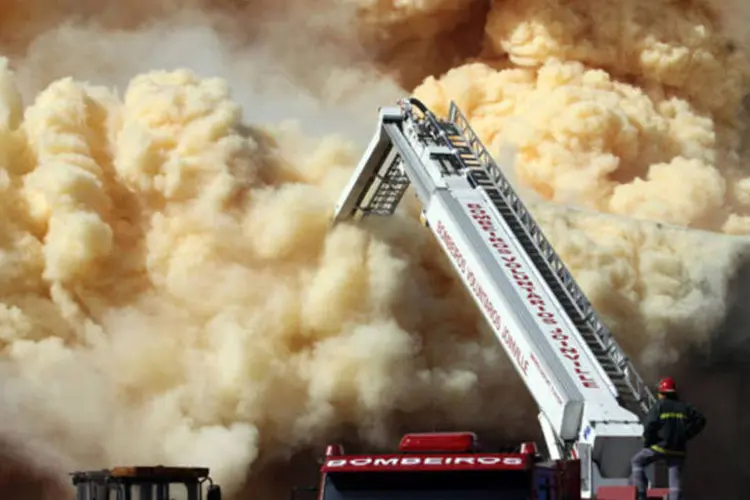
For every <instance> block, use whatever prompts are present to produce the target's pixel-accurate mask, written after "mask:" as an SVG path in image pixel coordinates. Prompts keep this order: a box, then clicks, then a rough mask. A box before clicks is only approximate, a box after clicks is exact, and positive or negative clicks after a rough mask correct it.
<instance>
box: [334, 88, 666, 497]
mask: <svg viewBox="0 0 750 500" xmlns="http://www.w3.org/2000/svg"><path fill="white" fill-rule="evenodd" d="M409 187H412V188H413V192H414V194H415V195H416V198H417V199H418V201H419V203H420V205H421V216H420V219H421V221H422V223H423V224H424V225H425V226H426V227H427V228H429V229H430V230H431V231H432V232H433V234H434V235H435V237H437V240H438V242H439V244H440V247H441V248H442V250H443V251H444V253H445V255H446V256H447V258H448V259H449V260H450V262H451V263H452V265H453V268H454V270H455V272H456V274H457V275H458V277H460V279H461V280H462V282H463V283H464V285H465V286H466V289H467V290H468V292H469V293H470V294H471V296H472V297H473V299H474V302H475V303H476V306H477V307H478V308H479V309H480V310H481V311H482V314H483V316H484V318H485V319H486V321H487V323H488V325H489V327H490V329H491V330H492V331H493V332H494V334H495V336H496V337H497V340H498V342H500V344H501V345H502V346H503V347H504V349H505V351H506V352H507V354H508V357H509V358H510V361H511V362H512V364H513V366H514V367H515V368H516V370H517V372H518V374H519V376H520V377H521V380H522V381H523V382H524V384H525V385H526V387H527V388H528V390H529V391H530V392H531V395H532V396H533V398H534V400H535V402H536V404H537V406H538V407H539V413H538V420H539V424H540V426H541V431H542V436H543V439H544V443H543V444H544V446H543V447H542V448H543V450H542V452H541V453H540V452H539V451H538V450H537V449H536V446H535V444H533V443H523V444H521V445H520V446H519V448H518V450H516V451H515V452H514V453H505V454H499V453H485V452H483V451H479V450H477V449H476V443H475V439H474V438H475V436H473V434H471V433H465V432H464V433H461V432H459V433H447V434H439V433H438V434H430V433H428V434H414V435H407V436H405V437H404V438H403V440H402V441H401V446H400V453H399V454H396V455H357V456H349V455H344V454H343V453H342V451H341V448H340V447H338V446H329V447H328V450H327V454H326V457H325V461H324V463H323V466H322V474H323V478H322V483H321V486H320V488H319V490H320V491H319V494H320V500H348V499H353V498H355V497H356V498H357V499H358V500H359V499H370V498H372V499H375V498H383V497H385V496H387V497H392V498H401V497H410V498H411V497H417V498H424V500H433V499H435V500H436V499H443V498H462V499H464V498H468V499H475V498H476V499H483V498H490V497H492V498H503V499H505V498H507V499H516V498H518V499H521V498H524V499H538V500H542V499H558V500H562V499H568V500H572V499H579V498H581V499H598V500H615V499H623V500H624V499H628V498H631V499H632V498H635V491H634V489H633V487H632V486H629V479H630V460H631V458H632V456H633V455H634V454H635V453H636V452H637V451H638V450H640V449H641V448H642V446H643V442H642V435H643V426H642V424H641V421H642V418H643V416H644V415H645V413H646V412H647V411H648V409H649V408H650V406H651V405H652V404H653V403H654V396H653V394H652V393H651V391H650V390H649V387H648V386H647V384H646V383H644V381H643V380H642V378H641V377H640V376H639V375H638V373H637V372H636V370H635V368H634V366H633V364H632V363H631V361H630V360H629V358H628V356H627V355H626V354H625V353H624V352H623V350H622V348H621V347H620V346H619V345H618V343H617V342H616V341H615V339H614V337H613V335H612V333H611V332H610V331H609V329H608V328H607V327H606V326H605V325H604V323H603V322H602V321H601V320H600V318H599V316H598V315H597V313H596V311H595V310H594V308H593V307H592V305H591V303H590V302H589V300H588V299H587V297H586V295H585V294H584V293H583V291H582V290H581V288H580V287H579V285H578V284H577V283H576V281H575V279H574V278H573V276H572V275H571V273H570V272H569V271H568V269H567V268H566V266H565V264H563V262H562V260H561V259H560V257H559V256H558V255H557V253H556V252H555V249H554V248H553V246H552V245H551V244H550V242H549V241H548V240H547V238H546V237H545V235H544V234H543V232H542V230H541V228H540V227H539V225H538V224H537V223H536V222H535V220H534V218H533V217H532V215H531V213H530V212H529V210H528V209H527V208H526V206H525V205H524V203H523V202H522V200H521V198H520V197H519V196H518V194H517V193H516V191H515V190H514V189H513V187H512V186H511V184H510V182H509V181H508V179H507V177H506V176H505V175H504V173H503V171H502V169H501V168H500V167H499V166H498V165H497V164H496V163H495V161H494V160H493V158H492V156H491V155H490V154H489V153H488V152H487V150H486V148H485V147H484V145H483V144H482V143H481V141H480V140H479V138H478V137H477V135H476V133H475V132H474V131H473V130H472V128H471V126H470V125H469V122H468V121H467V119H466V118H465V116H464V115H463V113H462V112H461V110H460V109H459V108H458V106H456V104H455V103H453V102H452V103H451V105H450V111H449V115H448V116H447V117H446V118H445V119H441V118H438V117H437V116H436V115H435V114H434V113H432V112H431V111H430V110H429V109H428V108H427V107H426V106H425V105H424V104H423V103H422V102H420V101H419V100H417V99H414V98H408V99H401V100H399V101H398V105H397V106H393V107H384V108H381V109H380V111H379V117H378V125H377V129H376V133H375V135H374V137H373V138H372V140H371V142H370V143H369V145H368V147H367V149H366V150H365V152H364V155H363V157H362V159H361V160H360V162H359V164H358V165H357V167H356V169H355V170H354V172H353V174H352V176H351V178H350V180H349V182H348V184H347V185H346V187H345V189H344V192H343V193H342V195H341V197H340V199H339V200H338V203H337V205H336V207H335V211H334V214H333V223H334V224H336V223H342V222H344V221H353V222H356V221H358V220H361V219H363V218H366V217H369V216H389V215H392V214H394V213H395V211H396V208H397V206H398V205H399V203H400V202H401V200H402V198H403V196H404V195H405V193H406V191H407V188H409ZM652 475H653V471H652ZM652 485H654V482H653V481H652ZM666 493H667V491H666V490H664V489H655V488H654V489H652V490H651V491H650V493H649V496H650V497H652V498H663V497H664V496H665V495H666Z"/></svg>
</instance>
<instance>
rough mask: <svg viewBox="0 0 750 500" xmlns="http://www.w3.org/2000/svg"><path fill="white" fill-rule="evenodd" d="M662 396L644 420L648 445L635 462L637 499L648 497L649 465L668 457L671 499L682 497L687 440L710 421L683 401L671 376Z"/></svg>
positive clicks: (664, 383) (661, 390) (662, 387)
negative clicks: (647, 473)
mask: <svg viewBox="0 0 750 500" xmlns="http://www.w3.org/2000/svg"><path fill="white" fill-rule="evenodd" d="M658 392H659V399H658V400H657V401H656V403H655V404H654V405H653V406H652V407H651V409H650V410H649V412H648V415H646V420H645V422H644V424H643V428H644V430H643V440H644V448H643V450H641V451H640V452H638V453H637V454H636V455H635V456H634V457H633V460H632V462H631V464H632V466H633V484H634V485H635V489H636V499H637V500H646V488H647V484H646V483H647V480H646V471H645V469H646V467H648V466H649V465H651V464H653V463H654V462H656V461H658V460H664V461H666V463H667V466H668V467H669V500H678V499H681V498H682V491H681V488H680V476H681V475H682V474H681V473H682V465H683V462H684V460H685V454H686V451H687V442H688V441H690V440H691V439H693V438H694V437H695V436H697V435H698V434H699V433H700V432H701V431H702V430H703V427H705V425H706V417H704V416H703V415H702V414H701V413H700V412H699V411H698V410H696V409H695V408H693V407H692V406H691V405H690V404H688V403H684V402H682V401H680V399H679V397H678V396H677V387H676V385H675V382H674V380H673V379H672V378H671V377H667V378H664V379H662V380H661V381H660V382H659V389H658Z"/></svg>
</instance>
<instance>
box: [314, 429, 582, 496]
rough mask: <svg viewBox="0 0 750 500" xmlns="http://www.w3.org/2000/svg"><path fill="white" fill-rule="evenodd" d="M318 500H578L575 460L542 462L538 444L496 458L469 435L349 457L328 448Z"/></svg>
mask: <svg viewBox="0 0 750 500" xmlns="http://www.w3.org/2000/svg"><path fill="white" fill-rule="evenodd" d="M321 472H322V478H321V482H320V486H319V495H318V500H355V499H356V500H382V499H385V498H388V499H392V500H400V499H403V500H407V499H408V500H447V499H459V498H460V499H461V500H490V499H492V500H529V499H535V500H552V499H554V500H579V499H580V498H581V491H580V464H579V461H578V460H547V461H543V460H542V459H541V457H540V456H539V454H538V453H537V450H536V445H535V443H522V444H521V445H520V447H519V448H518V449H517V450H513V451H509V452H505V453H494V452H485V451H482V450H481V449H480V447H479V446H478V442H477V436H476V435H475V434H474V433H472V432H443V433H419V434H407V435H405V436H404V437H403V438H402V439H401V443H400V445H399V451H398V453H395V454H387V455H369V454H368V455H346V454H344V452H343V448H342V447H341V446H340V445H329V446H328V447H327V449H326V456H325V459H324V461H323V464H322V467H321Z"/></svg>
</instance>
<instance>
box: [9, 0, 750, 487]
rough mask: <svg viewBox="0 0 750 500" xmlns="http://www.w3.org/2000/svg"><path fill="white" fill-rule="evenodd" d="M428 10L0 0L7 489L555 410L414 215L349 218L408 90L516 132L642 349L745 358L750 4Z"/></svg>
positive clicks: (413, 6)
mask: <svg viewBox="0 0 750 500" xmlns="http://www.w3.org/2000/svg"><path fill="white" fill-rule="evenodd" d="M423 4H424V3H423V2H365V1H360V2H352V1H348V2H344V1H343V0H338V1H334V0H329V1H328V2H316V7H315V11H311V9H310V7H309V5H310V4H309V2H301V1H298V0H294V1H292V0H289V1H287V2H279V1H276V2H252V3H250V2H248V5H245V4H243V3H242V2H230V1H224V2H215V3H211V2H208V1H198V0H195V1H192V2H187V3H186V4H185V5H183V6H181V7H180V8H177V7H175V6H174V5H173V3H172V2H162V3H159V2H153V1H150V2H129V3H127V4H124V3H121V2H120V3H115V2H112V3H110V2H93V1H92V2H88V3H86V2H84V3H81V2H57V3H55V4H54V5H52V4H50V5H48V2H45V1H43V0H36V1H31V2H23V3H21V2H18V3H11V4H9V5H8V6H6V7H3V9H2V11H0V16H1V17H0V25H1V26H2V27H3V30H2V32H3V35H2V37H1V38H0V40H1V41H2V44H3V46H4V50H5V54H6V56H7V57H8V60H7V61H3V66H2V71H1V72H0V89H2V91H1V92H0V101H1V102H0V144H1V145H2V148H0V151H1V152H2V154H0V190H2V195H1V196H0V229H1V231H2V232H1V233H0V234H2V235H3V237H2V239H0V276H1V277H2V279H1V280H0V297H1V300H2V302H1V306H0V349H2V358H0V380H2V382H3V405H2V407H0V417H2V418H0V456H2V457H5V458H3V459H2V460H4V461H2V462H0V471H1V472H0V494H2V495H3V498H6V497H7V498H13V499H14V500H15V499H25V498H34V499H37V500H39V499H42V498H47V497H48V498H59V496H58V495H59V494H60V491H61V490H59V489H57V490H56V489H55V488H53V486H56V487H57V488H63V486H64V484H65V482H66V481H67V479H66V477H65V473H66V472H67V471H70V470H73V469H79V468H100V467H107V466H111V465H116V464H153V463H170V464H178V465H194V464H201V465H203V464H204V465H206V466H209V467H211V469H212V471H213V476H214V478H215V479H216V480H217V481H218V482H220V483H221V484H222V485H223V486H224V488H225V491H226V492H227V493H229V494H236V496H237V497H238V498H241V497H242V496H241V491H242V489H243V487H245V486H247V485H249V487H250V488H251V489H252V490H253V491H254V492H255V495H254V498H260V497H259V496H258V495H259V494H262V496H263V498H274V497H275V495H278V494H285V491H284V490H285V488H288V487H290V486H291V484H290V483H291V482H292V479H300V480H303V479H304V476H305V475H306V474H307V473H309V472H310V471H312V473H314V468H315V463H314V460H312V457H308V458H310V460H304V459H302V458H301V457H307V455H306V453H309V450H310V449H314V448H315V447H319V446H322V444H323V443H325V442H326V441H328V440H347V441H348V442H351V443H354V444H356V445H360V446H370V447H380V446H390V445H392V444H393V442H394V436H396V435H397V433H398V432H400V431H402V430H403V429H407V428H415V429H425V428H443V427H454V428H474V429H477V430H480V431H484V432H487V433H488V435H491V436H492V437H493V438H495V439H508V440H513V439H518V438H520V437H521V436H525V435H529V434H533V433H534V432H535V427H536V424H535V418H534V414H535V410H534V405H533V403H532V402H531V399H530V398H529V396H528V394H526V391H525V389H524V388H523V387H522V386H521V384H520V381H519V380H518V377H517V376H516V374H515V373H514V371H513V369H512V368H511V366H510V364H509V363H508V361H507V360H506V358H505V354H504V353H503V352H502V350H501V349H500V348H499V346H497V345H496V343H495V341H494V339H493V337H492V336H491V335H490V334H489V332H488V330H487V328H486V326H485V325H484V323H483V321H482V319H481V317H480V316H479V314H478V313H477V311H476V310H475V308H474V307H473V304H472V302H471V300H470V299H469V298H468V296H467V294H466V293H465V292H464V290H463V287H462V285H461V283H460V282H458V281H457V280H456V278H455V276H454V273H453V272H452V270H451V268H450V266H449V264H448V263H447V261H446V260H445V259H444V257H443V256H442V254H441V253H440V252H439V250H438V247H437V245H436V243H435V242H434V241H433V238H432V237H431V234H430V233H429V232H427V231H426V230H424V229H423V228H422V227H421V226H420V225H419V223H418V222H417V221H416V220H415V219H414V216H413V214H414V211H413V210H412V211H408V210H407V211H405V212H404V214H402V215H399V216H397V217H394V218H390V219H387V220H383V221H370V222H368V223H366V224H363V225H361V226H352V225H342V226H339V227H336V228H335V229H332V228H331V227H330V225H329V222H328V221H329V216H330V213H331V209H332V206H333V204H334V202H335V200H336V198H337V196H338V194H339V191H340V189H341V188H342V186H343V184H344V183H345V182H346V180H347V179H348V176H349V173H350V171H351V169H352V167H353V165H354V164H355V163H356V161H357V159H358V155H359V154H360V152H361V151H362V147H363V145H364V143H365V141H366V140H367V139H368V136H369V134H370V133H371V132H372V127H373V125H374V117H375V115H376V111H377V107H378V106H380V105H386V104H389V103H391V102H392V101H393V99H395V98H396V97H398V96H400V95H402V94H406V93H409V92H411V91H413V92H414V93H415V95H417V96H418V97H420V98H421V99H423V100H424V101H425V102H426V103H427V104H428V105H429V106H431V107H432V108H433V109H434V110H435V111H436V112H438V113H440V114H443V113H444V112H445V111H446V109H447V105H448V103H449V101H450V100H455V101H457V102H458V104H459V105H460V106H461V107H462V108H463V110H464V111H465V112H466V113H467V115H468V116H469V118H470V120H471V122H472V125H473V126H474V128H475V129H476V130H477V132H478V133H479V134H480V136H481V137H482V139H483V140H485V141H486V144H487V145H488V146H489V147H491V149H492V151H493V152H494V153H496V154H497V155H498V157H503V158H505V157H506V156H508V157H509V155H507V154H506V153H507V152H508V151H512V152H513V156H512V157H509V159H510V160H512V161H511V162H510V164H511V165H512V167H509V170H508V175H509V176H510V177H512V178H513V179H514V182H515V183H517V184H518V186H519V188H520V189H521V190H522V192H523V193H525V196H526V197H527V198H528V199H529V202H530V205H531V207H532V210H533V211H534V213H535V215H536V216H537V218H538V220H539V222H540V223H541V224H542V226H543V228H544V230H545V231H546V232H547V234H548V235H549V238H550V239H551V241H552V242H553V243H554V244H555V246H556V248H557V249H558V251H559V252H560V254H561V255H562V257H563V259H564V260H565V262H566V263H567V264H568V266H569V267H570V268H571V270H572V271H573V273H574V275H575V276H576V278H577V279H578V280H579V282H580V283H581V285H582V287H583V288H584V290H585V291H586V292H587V293H588V294H589V296H590V298H591V300H592V301H593V303H594V304H595V306H596V307H597V308H598V310H599V311H600V312H601V314H602V315H603V317H604V319H605V320H606V321H607V323H608V324H609V325H610V326H611V327H612V329H613V330H614V331H615V333H616V335H617V336H618V338H619V339H620V342H621V343H622V344H623V346H624V347H625V348H626V349H627V350H628V352H629V353H630V354H631V356H632V357H633V358H634V359H635V360H636V362H637V363H638V365H639V366H640V367H642V368H643V370H644V373H645V374H647V375H648V376H649V377H653V376H655V375H657V374H659V373H661V371H663V370H664V369H667V368H668V367H672V366H675V365H678V364H680V363H681V364H682V365H686V364H688V363H686V361H687V360H694V359H695V358H694V357H693V356H694V354H693V353H694V351H696V350H697V351H701V350H702V351H705V350H707V349H709V347H710V348H711V349H713V350H720V348H721V347H722V346H732V350H733V352H735V353H742V347H743V346H744V341H745V339H746V337H745V335H744V332H743V331H742V327H741V322H739V321H738V320H737V317H738V312H737V311H739V310H742V302H741V299H740V301H739V302H738V300H737V298H736V297H738V296H740V297H741V295H742V289H743V288H742V283H743V282H744V279H743V276H745V274H746V266H747V262H748V261H747V253H748V241H749V240H748V238H747V237H746V236H744V235H747V234H748V233H750V176H749V175H748V174H747V169H746V165H747V152H746V144H745V138H746V129H745V127H746V125H747V119H748V109H747V108H746V107H745V106H744V98H745V96H746V95H747V93H748V91H749V90H750V83H749V82H750V80H749V77H748V75H749V74H750V73H749V72H748V52H747V49H748V41H749V39H748V36H747V31H746V29H745V26H747V25H748V24H747V21H750V17H748V16H749V15H750V12H748V9H747V7H745V6H744V4H743V3H741V2H739V1H738V2H735V3H734V4H732V3H731V2H723V3H719V2H718V1H716V2H707V1H706V2H700V1H669V0H628V1H619V2H604V1H601V0H578V1H575V2H568V1H566V2H562V1H545V2H542V1H537V0H525V1H511V0H505V1H494V2H480V1H468V0H443V1H435V2H429V6H424V5H423ZM84 21H85V22H84ZM290 120H291V121H290ZM295 120H296V121H295ZM511 168H512V169H511ZM412 208H413V207H412ZM738 280H739V282H738ZM738 294H739V295H738ZM739 317H743V316H742V315H740V316H739ZM682 369H683V370H687V371H686V373H687V374H686V377H688V376H689V374H691V373H692V374H695V373H697V372H698V371H699V368H698V367H696V368H695V369H693V370H692V371H691V370H689V369H688V368H684V366H683V368H682ZM693 378H695V376H694V377H693ZM704 387H705V386H704ZM706 390H710V389H706ZM688 392H689V391H688ZM704 401H707V400H705V399H704ZM709 417H711V415H709ZM717 425H718V424H717ZM722 451H726V449H722ZM279 471H281V472H279ZM745 472H746V471H745ZM42 485H47V488H48V489H47V490H42V489H41V488H42ZM50 485H51V486H50ZM63 491H64V490H63Z"/></svg>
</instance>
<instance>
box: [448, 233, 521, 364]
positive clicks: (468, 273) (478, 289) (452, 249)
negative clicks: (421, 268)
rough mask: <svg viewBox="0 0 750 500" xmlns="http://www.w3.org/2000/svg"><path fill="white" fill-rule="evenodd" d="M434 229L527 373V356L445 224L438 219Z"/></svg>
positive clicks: (501, 337) (502, 339) (498, 331)
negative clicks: (468, 264)
mask: <svg viewBox="0 0 750 500" xmlns="http://www.w3.org/2000/svg"><path fill="white" fill-rule="evenodd" d="M435 231H436V232H437V234H438V237H439V238H440V239H441V240H442V242H443V244H444V245H445V248H446V249H447V250H448V254H449V255H450V257H451V258H452V259H453V261H454V262H455V263H456V267H458V269H459V270H460V271H461V274H463V275H464V277H465V279H466V283H467V284H468V285H469V289H470V290H471V292H472V293H473V294H474V297H475V298H476V300H477V302H479V304H480V306H481V307H482V309H483V310H484V313H485V314H486V315H487V318H488V319H489V321H490V324H491V325H492V326H493V328H494V329H495V332H497V335H499V336H500V340H501V341H502V343H503V344H504V345H505V348H506V349H507V351H508V353H509V355H510V357H511V358H513V360H515V362H516V364H517V365H518V367H519V369H520V370H521V372H522V373H523V374H524V375H528V369H529V361H528V358H527V356H526V355H525V354H524V352H523V351H522V350H521V347H520V346H519V345H518V342H517V340H516V339H515V337H513V335H512V334H511V333H510V331H509V330H508V328H507V327H506V326H505V325H504V324H503V323H504V322H503V318H502V317H501V316H500V313H499V312H498V311H497V308H496V307H495V305H494V304H493V303H492V300H491V299H490V297H489V296H488V295H487V292H485V290H484V288H483V287H482V283H481V282H480V280H478V279H477V278H476V276H475V275H474V272H473V271H472V270H471V268H470V267H469V266H467V264H466V259H465V258H464V256H463V255H462V254H461V250H459V248H458V246H457V245H456V242H455V241H453V238H452V237H451V235H450V234H448V231H447V230H446V228H445V225H444V224H443V223H442V221H439V222H438V223H437V227H436V229H435Z"/></svg>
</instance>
